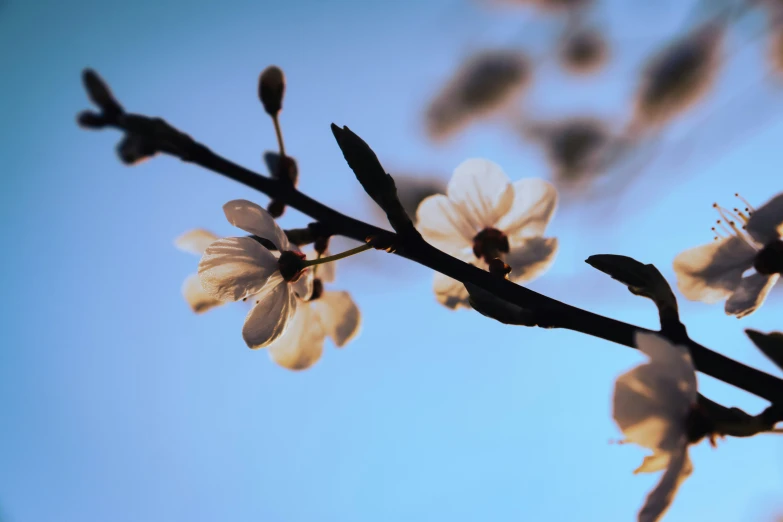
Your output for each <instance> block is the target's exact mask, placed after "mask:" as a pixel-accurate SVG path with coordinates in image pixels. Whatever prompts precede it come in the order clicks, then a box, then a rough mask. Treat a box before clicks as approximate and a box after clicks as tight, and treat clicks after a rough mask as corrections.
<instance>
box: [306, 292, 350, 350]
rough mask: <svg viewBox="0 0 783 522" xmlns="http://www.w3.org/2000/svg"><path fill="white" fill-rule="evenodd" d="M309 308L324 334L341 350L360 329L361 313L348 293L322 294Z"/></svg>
mask: <svg viewBox="0 0 783 522" xmlns="http://www.w3.org/2000/svg"><path fill="white" fill-rule="evenodd" d="M311 306H312V307H313V309H314V310H315V311H316V313H317V314H318V316H319V317H320V321H321V324H322V325H323V327H324V331H325V332H326V334H327V335H328V336H329V337H331V338H332V340H333V341H334V344H335V346H337V347H338V348H342V347H343V346H345V345H346V344H347V343H348V342H349V341H351V340H352V339H354V338H355V337H356V336H357V335H358V334H359V330H360V328H361V320H362V316H361V312H360V311H359V307H358V306H356V303H355V302H354V301H353V298H352V297H351V294H349V293H348V292H324V293H323V295H322V296H321V298H320V299H317V300H315V301H313V302H312V304H311Z"/></svg>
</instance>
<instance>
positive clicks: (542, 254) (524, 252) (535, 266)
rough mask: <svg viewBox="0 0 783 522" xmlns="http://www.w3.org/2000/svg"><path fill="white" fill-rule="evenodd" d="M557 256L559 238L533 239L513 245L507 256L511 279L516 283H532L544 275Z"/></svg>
mask: <svg viewBox="0 0 783 522" xmlns="http://www.w3.org/2000/svg"><path fill="white" fill-rule="evenodd" d="M556 254H557V238H554V237H549V238H543V237H531V238H529V239H526V240H524V241H523V242H522V243H521V244H518V245H517V246H514V245H512V247H511V251H510V252H509V253H508V254H507V255H506V263H507V264H508V265H509V266H510V267H511V273H510V274H509V279H511V280H512V281H514V282H515V283H523V282H526V281H532V280H533V279H535V278H537V277H539V276H540V275H542V274H544V272H546V271H547V270H548V269H549V267H550V266H551V265H552V262H553V261H554V260H555V256H556Z"/></svg>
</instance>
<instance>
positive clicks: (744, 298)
mask: <svg viewBox="0 0 783 522" xmlns="http://www.w3.org/2000/svg"><path fill="white" fill-rule="evenodd" d="M779 277H780V275H779V274H772V275H762V274H758V273H755V274H751V275H749V276H747V277H744V278H742V281H741V282H740V284H739V286H738V287H737V289H736V290H735V291H734V293H733V294H731V297H729V299H728V301H726V307H725V310H726V315H736V316H737V318H738V319H739V318H742V317H745V316H746V315H750V314H752V313H753V312H755V311H756V309H758V307H759V306H761V305H762V304H763V303H764V300H765V299H766V298H767V294H768V293H769V291H770V290H772V287H773V286H775V283H777V282H778V278H779Z"/></svg>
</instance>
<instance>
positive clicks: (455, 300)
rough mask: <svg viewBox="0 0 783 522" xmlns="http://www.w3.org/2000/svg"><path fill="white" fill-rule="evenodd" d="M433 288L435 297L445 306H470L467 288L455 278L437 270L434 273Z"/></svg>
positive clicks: (455, 308) (451, 307)
mask: <svg viewBox="0 0 783 522" xmlns="http://www.w3.org/2000/svg"><path fill="white" fill-rule="evenodd" d="M433 290H435V297H436V298H437V299H438V302H439V303H440V304H442V305H443V306H445V307H446V308H450V309H452V310H457V309H458V308H460V307H463V308H470V295H469V294H468V290H467V288H465V285H463V284H462V283H460V282H459V281H457V280H456V279H452V278H450V277H449V276H447V275H443V274H441V273H440V272H438V273H436V274H435V280H434V282H433Z"/></svg>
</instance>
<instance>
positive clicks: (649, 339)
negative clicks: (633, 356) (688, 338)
mask: <svg viewBox="0 0 783 522" xmlns="http://www.w3.org/2000/svg"><path fill="white" fill-rule="evenodd" d="M634 344H635V345H636V347H637V348H638V349H639V351H641V352H642V353H643V354H645V355H646V356H647V357H649V358H650V361H651V362H652V363H654V364H658V365H661V366H663V367H665V368H668V371H669V373H670V377H671V378H672V379H675V380H676V385H677V388H678V389H679V391H680V392H682V394H683V400H684V401H686V402H687V403H688V404H694V403H695V402H696V399H697V397H698V388H699V386H698V382H697V379H696V367H695V366H694V365H693V359H691V352H690V350H688V347H687V346H683V345H681V344H674V343H672V342H670V341H669V340H668V339H666V338H665V337H663V336H660V335H657V334H654V333H646V332H636V335H635V336H634Z"/></svg>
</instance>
